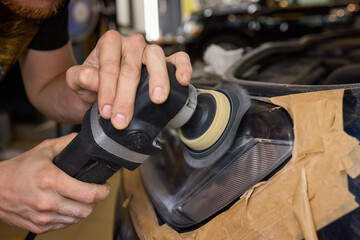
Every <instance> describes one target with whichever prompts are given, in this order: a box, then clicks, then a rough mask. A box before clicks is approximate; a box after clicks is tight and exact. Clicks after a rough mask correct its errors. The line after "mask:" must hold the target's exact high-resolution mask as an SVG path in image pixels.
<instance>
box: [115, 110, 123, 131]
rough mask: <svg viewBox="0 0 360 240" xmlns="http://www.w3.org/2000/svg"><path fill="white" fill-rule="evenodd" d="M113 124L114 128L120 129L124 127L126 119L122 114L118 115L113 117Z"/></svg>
mask: <svg viewBox="0 0 360 240" xmlns="http://www.w3.org/2000/svg"><path fill="white" fill-rule="evenodd" d="M113 123H114V127H115V128H117V129H122V128H124V127H125V126H126V118H125V116H124V115H123V114H120V113H118V114H116V115H115V116H114V117H113Z"/></svg>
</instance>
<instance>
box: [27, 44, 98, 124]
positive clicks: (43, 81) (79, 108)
mask: <svg viewBox="0 0 360 240" xmlns="http://www.w3.org/2000/svg"><path fill="white" fill-rule="evenodd" d="M75 64H76V62H75V59H74V57H73V54H72V47H71V44H70V42H68V43H67V44H66V45H65V46H64V47H62V48H60V49H56V50H52V51H38V50H33V49H29V50H27V51H26V52H25V53H24V54H23V55H22V56H21V58H20V67H21V72H22V76H23V80H24V85H25V89H26V92H27V95H28V97H29V100H30V101H31V103H32V104H33V105H34V106H35V107H36V108H37V109H38V110H39V111H40V112H42V113H43V114H45V115H46V116H47V117H49V118H51V119H54V120H57V121H59V122H67V123H80V122H81V119H82V116H83V115H84V113H85V112H86V110H87V109H88V108H89V107H90V104H86V103H84V102H83V101H82V100H80V98H79V96H78V95H77V94H76V93H75V92H74V91H72V90H71V89H70V88H69V87H68V85H67V83H66V81H65V73H66V70H67V69H69V68H70V67H72V66H74V65H75ZM95 99H96V96H94V100H93V101H95Z"/></svg>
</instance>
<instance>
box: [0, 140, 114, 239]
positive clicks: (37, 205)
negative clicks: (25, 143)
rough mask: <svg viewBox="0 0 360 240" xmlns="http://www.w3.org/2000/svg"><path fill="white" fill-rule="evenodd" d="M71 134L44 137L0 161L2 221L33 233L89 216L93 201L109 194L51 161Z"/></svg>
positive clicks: (101, 186)
mask: <svg viewBox="0 0 360 240" xmlns="http://www.w3.org/2000/svg"><path fill="white" fill-rule="evenodd" d="M75 135H76V134H70V135H67V136H64V137H61V138H57V139H50V140H46V141H44V142H42V143H41V144H39V145H38V146H36V147H35V148H33V149H31V150H29V151H27V152H25V153H23V154H21V155H19V156H17V157H15V158H12V159H10V160H6V161H3V162H0V218H1V219H2V220H3V221H5V222H7V223H9V224H11V225H15V226H17V227H20V228H24V229H27V230H29V231H31V232H33V233H44V232H48V231H52V230H56V229H61V228H65V227H68V226H69V225H71V224H73V223H77V222H78V221H79V220H80V219H82V218H85V217H87V216H89V214H90V213H91V212H92V210H93V208H94V207H95V205H96V203H97V202H99V201H102V200H104V199H105V198H106V197H107V196H108V195H109V192H110V189H109V186H108V185H97V184H90V183H84V182H81V181H78V180H77V179H75V178H72V177H70V176H69V175H67V174H66V173H65V172H63V171H62V170H60V169H59V168H57V167H56V166H55V165H54V164H53V163H52V159H53V158H54V157H55V156H57V155H58V154H59V153H60V152H61V151H62V150H63V149H64V148H65V146H66V145H67V144H69V143H70V141H71V140H72V139H73V138H74V137H75ZM74 161H76V159H74Z"/></svg>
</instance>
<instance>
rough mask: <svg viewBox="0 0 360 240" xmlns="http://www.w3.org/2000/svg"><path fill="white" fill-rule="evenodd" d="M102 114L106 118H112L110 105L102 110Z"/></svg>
mask: <svg viewBox="0 0 360 240" xmlns="http://www.w3.org/2000/svg"><path fill="white" fill-rule="evenodd" d="M102 113H103V115H104V117H105V118H111V114H112V107H111V106H110V105H105V106H104V107H103V109H102Z"/></svg>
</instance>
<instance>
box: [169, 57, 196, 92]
mask: <svg viewBox="0 0 360 240" xmlns="http://www.w3.org/2000/svg"><path fill="white" fill-rule="evenodd" d="M166 60H167V61H168V62H169V63H171V64H173V65H175V67H176V79H177V80H178V82H179V83H180V84H181V85H183V86H187V85H189V83H190V79H191V75H192V71H193V70H192V66H191V62H190V57H189V55H188V54H187V53H185V52H177V53H175V54H173V55H171V56H169V57H167V58H166Z"/></svg>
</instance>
